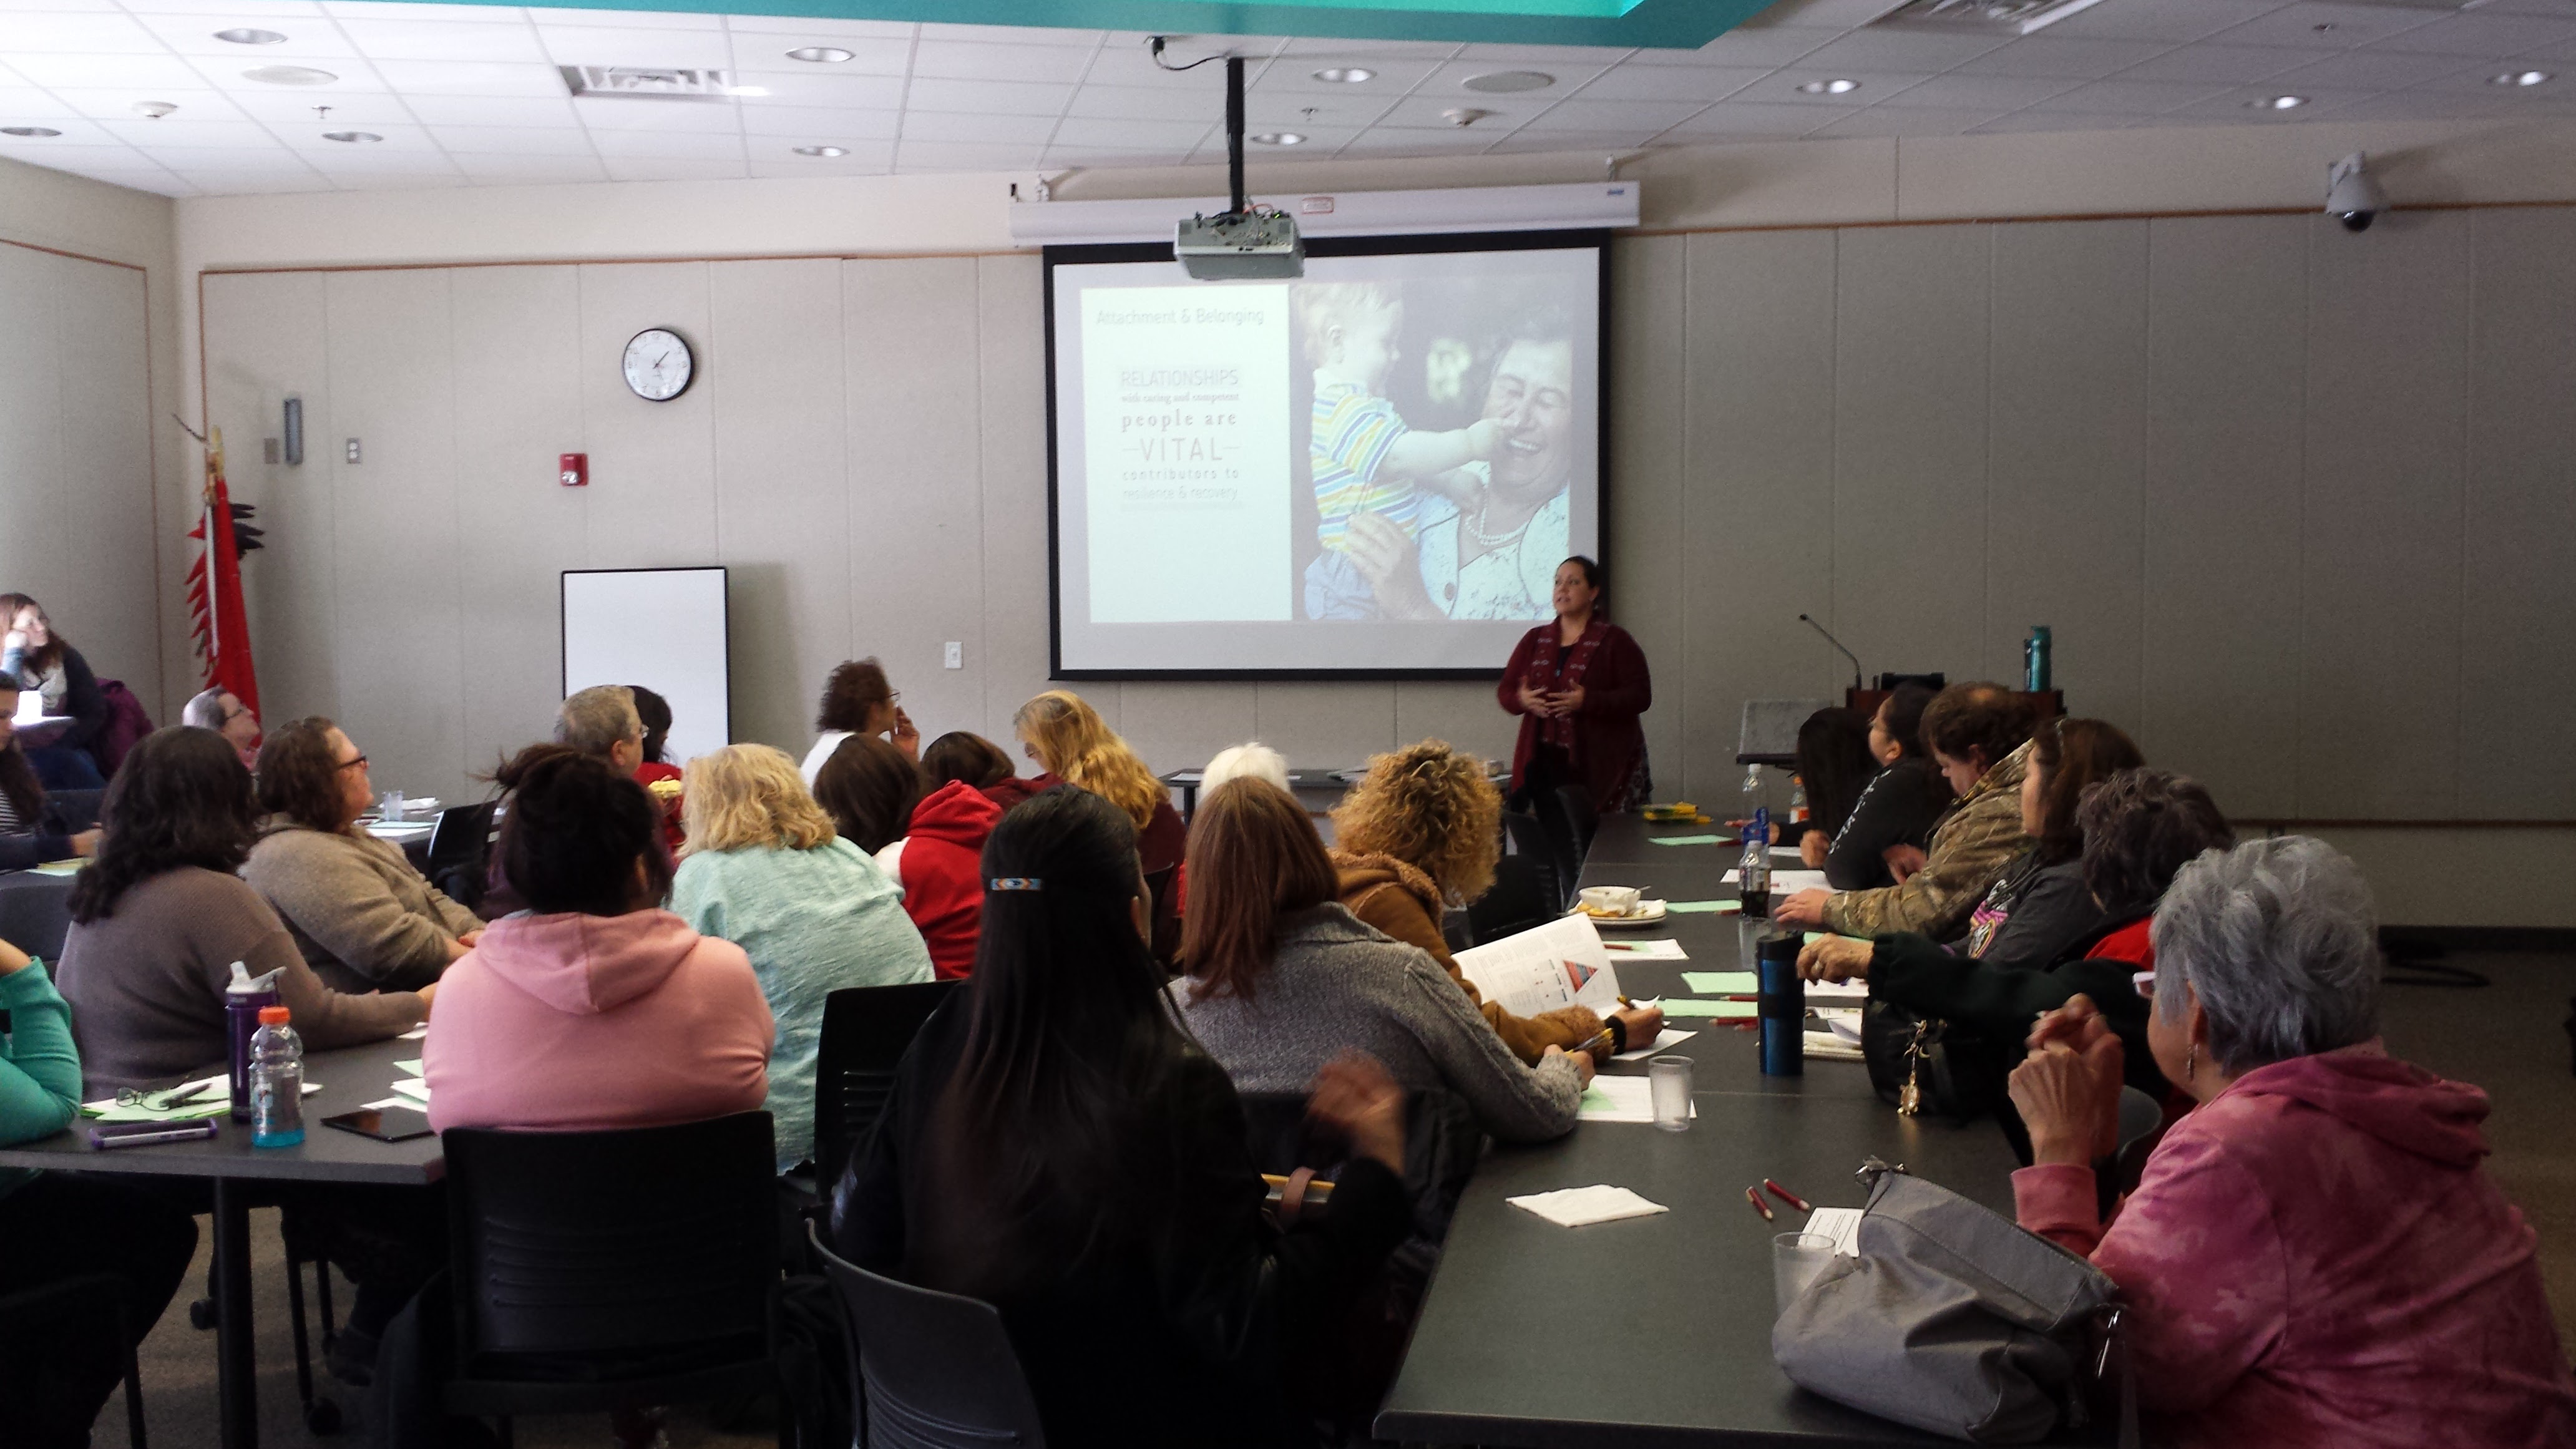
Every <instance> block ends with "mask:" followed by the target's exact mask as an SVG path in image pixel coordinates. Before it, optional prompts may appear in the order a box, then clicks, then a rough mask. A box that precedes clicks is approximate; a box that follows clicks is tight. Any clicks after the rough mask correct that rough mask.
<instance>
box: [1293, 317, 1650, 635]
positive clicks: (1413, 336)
mask: <svg viewBox="0 0 2576 1449" xmlns="http://www.w3.org/2000/svg"><path fill="white" fill-rule="evenodd" d="M1564 286H1565V283H1564V279H1563V278H1562V277H1561V276H1556V277H1546V278H1531V279H1528V283H1527V284H1526V285H1520V286H1515V285H1513V283H1512V281H1511V280H1510V279H1507V278H1496V277H1492V276H1483V277H1472V278H1457V279H1424V278H1413V279H1408V280H1404V281H1366V282H1298V283H1295V284H1294V285H1293V286H1292V288H1291V291H1290V294H1289V306H1290V314H1291V318H1292V320H1293V323H1294V332H1295V337H1296V343H1295V345H1296V347H1297V349H1298V353H1297V366H1296V369H1295V376H1296V377H1297V379H1298V381H1299V383H1300V384H1301V385H1311V389H1312V395H1311V399H1310V400H1308V402H1307V406H1306V407H1305V408H1304V410H1303V412H1304V416H1305V417H1306V418H1307V419H1308V426H1309V431H1308V435H1307V439H1306V447H1305V456H1304V458H1303V460H1302V464H1301V467H1302V472H1301V475H1300V476H1301V481H1302V482H1303V484H1304V485H1305V486H1303V487H1301V488H1300V489H1299V493H1298V507H1297V513H1296V518H1297V522H1296V528H1297V533H1298V540H1297V554H1296V557H1297V558H1298V560H1299V561H1300V564H1301V566H1302V575H1301V578H1302V582H1303V586H1304V587H1303V596H1304V597H1303V599H1302V601H1301V604H1302V613H1303V616H1304V617H1305V618H1308V619H1429V620H1438V619H1521V620H1531V621H1537V620H1542V619H1548V618H1552V617H1554V613H1555V611H1554V609H1553V608H1552V607H1551V605H1550V604H1549V602H1548V598H1549V585H1550V582H1551V581H1552V579H1553V578H1554V576H1555V572H1556V566H1557V564H1558V563H1559V562H1560V561H1562V560H1563V559H1564V558H1565V557H1566V555H1567V554H1569V553H1571V552H1577V551H1578V550H1575V549H1574V548H1573V547H1572V546H1571V545H1572V539H1571V536H1570V535H1571V532H1572V528H1573V513H1572V494H1571V490H1570V485H1574V484H1578V483H1579V484H1580V485H1581V487H1582V490H1583V497H1584V498H1586V499H1587V500H1588V499H1589V498H1590V497H1591V496H1592V495H1591V490H1592V487H1593V484H1594V475H1595V472H1596V469H1597V465H1598V461H1599V450H1598V446H1597V443H1596V441H1595V433H1594V429H1595V426H1596V424H1595V422H1594V418H1593V410H1594V400H1593V399H1592V398H1591V397H1590V396H1589V392H1590V389H1591V387H1592V385H1593V379H1594V378H1595V377H1596V376H1597V369H1596V367H1595V366H1594V360H1593V356H1592V354H1593V351H1594V330H1593V324H1592V322H1591V319H1590V318H1589V317H1588V316H1586V317H1584V318H1583V319H1581V321H1580V324H1579V325H1578V320H1577V318H1576V317H1575V316H1574V314H1573V311H1572V309H1569V308H1567V307H1565V306H1563V305H1560V304H1557V303H1553V302H1549V301H1546V300H1533V299H1532V294H1534V293H1535V294H1538V295H1539V297H1540V298H1543V297H1544V295H1545V293H1547V292H1550V291H1556V292H1562V290H1563V289H1564ZM1589 522H1590V519H1589V517H1588V511H1587V518H1586V523H1587V525H1588V524H1589ZM1588 531H1589V529H1588V527H1587V532H1588ZM1585 542H1586V543H1589V542H1590V540H1589V539H1588V538H1587V539H1586V540H1585Z"/></svg>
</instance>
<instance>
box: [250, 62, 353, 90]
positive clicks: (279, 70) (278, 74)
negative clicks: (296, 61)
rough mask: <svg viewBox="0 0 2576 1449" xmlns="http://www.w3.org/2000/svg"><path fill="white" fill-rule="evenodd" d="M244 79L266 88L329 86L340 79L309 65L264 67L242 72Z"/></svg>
mask: <svg viewBox="0 0 2576 1449" xmlns="http://www.w3.org/2000/svg"><path fill="white" fill-rule="evenodd" d="M242 79H243V80H246V81H257V82H259V83H260V84H261V85H264V86H327V85H329V84H330V83H331V82H333V81H335V80H338V79H339V77H338V76H336V75H333V74H332V73H331V72H329V71H327V70H315V69H314V68H313V67H311V66H309V65H263V66H261V67H259V68H258V69H256V70H246V71H243V72H242Z"/></svg>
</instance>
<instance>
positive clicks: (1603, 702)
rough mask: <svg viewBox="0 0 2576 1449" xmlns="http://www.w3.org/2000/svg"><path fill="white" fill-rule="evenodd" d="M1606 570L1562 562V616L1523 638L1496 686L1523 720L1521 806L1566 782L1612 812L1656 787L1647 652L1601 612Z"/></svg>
mask: <svg viewBox="0 0 2576 1449" xmlns="http://www.w3.org/2000/svg"><path fill="white" fill-rule="evenodd" d="M1601 592H1602V590H1601V567H1600V565H1598V564H1595V563H1594V562H1593V561H1592V560H1590V559H1588V558H1584V557H1582V556H1581V555H1577V556H1575V557H1573V558H1570V559H1567V560H1566V561H1565V562H1563V563H1561V564H1558V565H1557V566H1556V582H1555V587H1554V589H1553V591H1552V593H1551V599H1552V601H1553V602H1554V604H1555V606H1556V618H1555V620H1554V621H1553V622H1550V623H1546V624H1541V625H1539V626H1538V627H1537V628H1535V629H1532V630H1531V631H1529V632H1528V633H1527V634H1524V635H1522V636H1521V642H1520V643H1519V645H1518V646H1516V647H1515V648H1514V649H1513V650H1512V661H1511V663H1510V664H1508V665H1505V666H1504V668H1503V682H1502V683H1501V684H1500V685H1499V686H1497V687H1496V688H1495V691H1494V694H1495V697H1496V698H1498V699H1500V700H1501V701H1502V705H1503V709H1504V712H1506V713H1508V714H1516V715H1519V716H1520V717H1521V737H1520V741H1519V743H1517V744H1515V745H1514V746H1513V747H1512V790H1511V800H1512V803H1513V805H1514V807H1515V808H1522V807H1524V805H1525V802H1527V801H1529V800H1531V799H1533V798H1544V797H1545V796H1547V795H1548V793H1549V792H1551V791H1553V790H1555V789H1556V788H1557V787H1558V786H1560V785H1572V786H1575V787H1577V788H1578V789H1581V790H1583V791H1585V792H1586V793H1588V794H1590V795H1591V797H1592V804H1593V808H1595V809H1597V810H1599V811H1600V812H1601V813H1603V814H1605V815H1606V814H1609V813H1611V812H1612V811H1617V810H1629V809H1634V808H1635V807H1637V806H1639V805H1642V804H1644V803H1645V802H1646V801H1647V800H1648V799H1649V798H1651V797H1652V796H1653V794H1654V789H1655V782H1654V779H1653V777H1652V775H1651V774H1650V773H1649V772H1648V770H1647V768H1646V732H1645V731H1644V730H1643V729H1641V728H1639V727H1638V724H1637V716H1639V715H1641V714H1644V713H1645V712H1646V710H1647V709H1648V707H1650V706H1651V705H1653V704H1654V702H1655V687H1654V681H1653V680H1652V679H1650V678H1649V677H1648V676H1647V673H1646V654H1645V651H1644V650H1642V649H1639V648H1638V647H1637V641H1636V640H1635V639H1633V638H1631V637H1629V634H1628V631H1627V630H1625V629H1622V628H1620V627H1619V626H1618V625H1616V624H1613V623H1611V622H1610V621H1609V620H1607V619H1604V618H1602V617H1601V608H1600V604H1601Z"/></svg>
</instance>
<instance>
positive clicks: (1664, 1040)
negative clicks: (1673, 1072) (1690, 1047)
mask: <svg viewBox="0 0 2576 1449" xmlns="http://www.w3.org/2000/svg"><path fill="white" fill-rule="evenodd" d="M1697 1035H1699V1033H1698V1032H1695V1031H1675V1030H1673V1029H1672V1028H1671V1027H1669V1026H1668V1027H1665V1028H1664V1029H1663V1030H1662V1031H1659V1032H1656V1033H1655V1039H1654V1040H1653V1041H1650V1042H1648V1043H1646V1044H1645V1045H1644V1046H1641V1047H1638V1048H1636V1049H1635V1050H1633V1051H1624V1052H1621V1053H1619V1054H1618V1055H1617V1056H1615V1057H1612V1058H1611V1059H1610V1060H1612V1061H1614V1062H1641V1061H1644V1060H1645V1059H1646V1058H1648V1057H1650V1056H1653V1055H1654V1054H1655V1053H1657V1052H1668V1051H1671V1050H1672V1049H1673V1048H1675V1047H1677V1046H1680V1045H1681V1044H1682V1043H1683V1042H1686V1041H1689V1040H1690V1039H1691V1038H1692V1037H1695V1036H1697ZM1593 1080H1595V1081H1598V1080H1600V1079H1599V1078H1597V1077H1596V1078H1594V1079H1593Z"/></svg>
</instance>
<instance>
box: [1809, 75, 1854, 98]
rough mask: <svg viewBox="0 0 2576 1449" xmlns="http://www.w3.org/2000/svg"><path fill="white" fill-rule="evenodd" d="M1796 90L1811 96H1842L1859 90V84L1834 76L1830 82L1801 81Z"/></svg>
mask: <svg viewBox="0 0 2576 1449" xmlns="http://www.w3.org/2000/svg"><path fill="white" fill-rule="evenodd" d="M1798 89H1799V90H1801V91H1804V92H1806V93H1807V94H1808V95H1811V96H1843V95H1849V94H1851V93H1852V92H1853V91H1856V90H1859V89H1860V82H1859V81H1856V80H1845V79H1843V78H1842V77H1840V76H1836V77H1835V78H1833V79H1832V80H1811V81H1802V82H1800V83H1799V86H1798Z"/></svg>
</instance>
